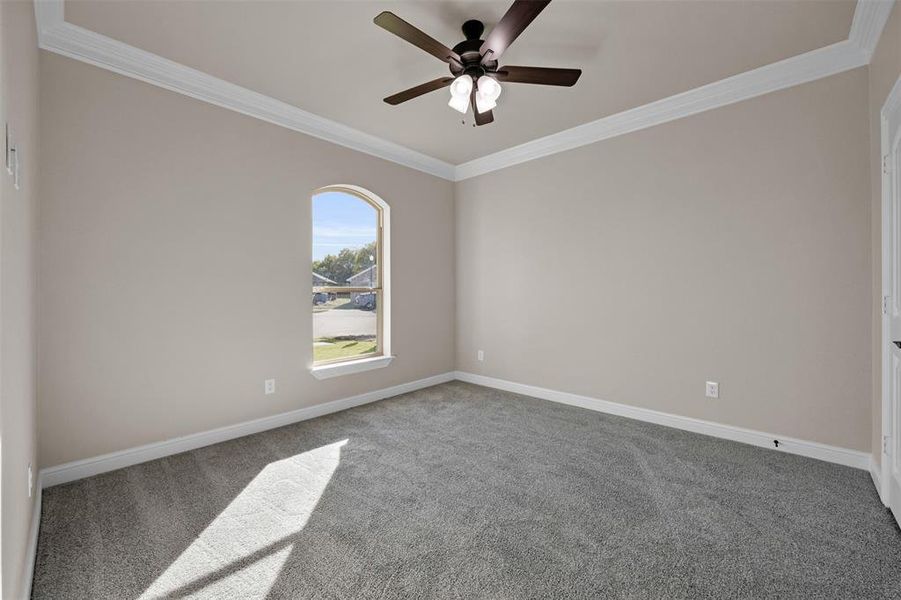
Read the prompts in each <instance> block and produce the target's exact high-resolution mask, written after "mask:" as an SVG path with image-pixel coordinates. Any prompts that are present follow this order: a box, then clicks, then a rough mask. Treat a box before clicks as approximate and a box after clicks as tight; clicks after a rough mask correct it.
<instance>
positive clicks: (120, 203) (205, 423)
mask: <svg viewBox="0 0 901 600" xmlns="http://www.w3.org/2000/svg"><path fill="white" fill-rule="evenodd" d="M41 85H42V86H43V89H42V93H41V110H42V114H43V115H45V116H46V119H45V120H44V121H43V125H42V128H41V143H42V147H43V148H44V149H45V151H46V152H45V155H44V161H45V162H44V163H43V165H42V166H43V167H44V168H42V171H41V178H42V182H41V183H42V194H41V210H40V219H39V227H40V229H39V232H40V238H41V244H40V252H39V265H40V278H39V285H40V290H41V294H40V297H39V302H38V316H39V319H38V322H39V354H40V365H39V390H38V393H39V398H40V410H39V434H40V451H41V464H42V465H44V466H50V465H57V464H60V463H64V462H68V461H72V460H77V459H82V458H87V457H92V456H96V455H98V454H102V453H105V452H111V451H115V450H122V449H125V448H130V447H133V446H137V445H139V444H145V443H149V442H155V441H160V440H163V439H167V438H171V437H174V436H180V435H184V434H189V433H194V432H199V431H205V430H208V429H211V428H215V427H220V426H224V425H231V424H234V423H238V422H242V421H245V420H248V419H253V418H257V417H262V416H266V415H272V414H276V413H280V412H284V411H288V410H293V409H296V408H300V407H304V406H309V405H313V404H317V403H321V402H324V401H327V400H333V399H337V398H343V397H347V396H351V395H354V394H359V393H362V392H365V391H369V390H374V389H379V388H384V387H388V386H391V385H395V384H399V383H404V382H409V381H413V380H417V379H421V378H424V377H428V376H431V375H435V374H439V373H444V372H447V371H451V370H452V369H453V367H454V356H453V343H454V329H453V323H454V250H453V244H454V236H453V227H454V217H453V184H452V183H450V182H448V181H444V180H441V179H437V178H435V177H432V176H429V175H425V174H423V173H420V172H417V171H413V170H411V169H408V168H405V167H401V166H398V165H395V164H393V163H389V162H386V161H383V160H380V159H377V158H374V157H371V156H368V155H364V154H361V153H358V152H354V151H351V150H348V149H345V148H342V147H339V146H335V145H333V144H330V143H327V142H323V141H320V140H316V139H314V138H310V137H308V136H304V135H301V134H298V133H295V132H291V131H288V130H285V129H282V128H279V127H276V126H273V125H269V124H266V123H263V122H261V121H258V120H255V119H252V118H249V117H245V116H242V115H239V114H236V113H234V112H230V111H228V110H224V109H220V108H217V107H214V106H211V105H209V104H205V103H203V102H198V101H195V100H192V99H190V98H187V97H184V96H181V95H178V94H175V93H172V92H168V91H165V90H162V89H160V88H157V87H153V86H150V85H147V84H144V83H140V82H138V81H135V80H133V79H129V78H125V77H122V76H120V75H116V74H113V73H110V72H107V71H103V70H100V69H97V68H94V67H91V66H88V65H85V64H82V63H79V62H76V61H73V60H70V59H66V58H62V57H60V56H57V55H54V54H50V53H46V52H44V53H42V54H41ZM336 183H350V184H356V185H359V186H362V187H364V188H368V189H370V190H372V191H373V192H375V193H376V194H378V195H379V196H381V197H382V198H383V199H384V200H385V201H386V202H388V203H389V204H390V206H391V219H392V222H391V232H392V240H391V246H392V253H393V256H392V282H393V290H392V292H393V293H392V296H393V306H392V320H393V330H392V345H393V348H392V350H393V352H394V354H396V356H397V358H396V360H395V361H394V362H393V363H392V364H391V365H390V366H389V367H387V368H385V369H380V370H376V371H371V372H368V373H362V374H356V375H350V376H345V377H339V378H335V379H331V380H325V381H318V380H316V379H314V378H313V377H312V376H311V375H310V373H309V371H308V369H307V365H308V364H309V363H310V361H311V356H312V350H311V339H312V332H311V327H312V325H311V313H310V311H311V308H310V297H311V296H310V293H311V292H310V290H311V288H310V276H309V268H310V267H309V265H310V252H311V250H310V243H311V240H310V235H311V232H310V212H311V210H310V193H311V192H312V191H313V190H315V189H317V188H319V187H322V186H324V185H328V184H336ZM267 378H275V379H276V389H277V393H276V394H275V395H272V396H265V395H263V380H264V379H267Z"/></svg>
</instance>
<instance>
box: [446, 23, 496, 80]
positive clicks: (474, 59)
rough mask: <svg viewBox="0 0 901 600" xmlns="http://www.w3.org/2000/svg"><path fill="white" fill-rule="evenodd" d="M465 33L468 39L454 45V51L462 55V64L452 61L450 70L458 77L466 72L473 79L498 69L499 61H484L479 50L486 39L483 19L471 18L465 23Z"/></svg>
mask: <svg viewBox="0 0 901 600" xmlns="http://www.w3.org/2000/svg"><path fill="white" fill-rule="evenodd" d="M462 29H463V35H465V36H466V39H465V40H464V41H462V42H460V43H459V44H457V45H456V46H454V47H453V50H454V52H456V53H457V54H458V55H459V56H460V60H461V61H462V64H457V63H456V62H455V61H450V63H448V64H449V66H450V71H451V73H452V74H453V75H454V77H457V76H459V75H462V74H464V73H466V74H467V75H470V76H471V77H472V78H473V79H478V78H479V77H481V76H482V75H485V74H490V73H493V72H494V71H496V70H497V61H496V60H489V61H486V62H485V63H484V64H483V63H482V55H481V54H480V53H479V50H480V49H481V48H482V44H483V43H484V40H481V39H479V38H481V37H482V33H483V32H484V31H485V25H484V24H483V23H482V22H481V21H477V20H475V19H471V20H469V21H466V22H465V23H463V27H462Z"/></svg>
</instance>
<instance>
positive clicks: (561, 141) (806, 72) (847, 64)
mask: <svg viewBox="0 0 901 600" xmlns="http://www.w3.org/2000/svg"><path fill="white" fill-rule="evenodd" d="M865 64H867V59H866V57H865V56H864V53H863V52H861V50H860V49H859V48H858V47H857V46H855V45H853V44H851V43H850V42H848V41H844V42H839V43H837V44H832V45H831V46H826V47H824V48H820V49H818V50H813V51H811V52H807V53H805V54H801V55H798V56H793V57H792V58H788V59H785V60H783V61H780V62H777V63H773V64H770V65H766V66H764V67H760V68H759V69H754V70H753V71H747V72H745V73H741V74H740V75H735V76H733V77H729V78H727V79H723V80H720V81H717V82H715V83H710V84H707V85H705V86H702V87H699V88H695V89H693V90H689V91H687V92H683V93H681V94H676V95H675V96H670V97H668V98H664V99H662V100H657V101H656V102H651V103H650V104H645V105H643V106H639V107H637V108H632V109H630V110H626V111H623V112H621V113H617V114H614V115H610V116H609V117H604V118H602V119H598V120H597V121H591V122H590V123H585V124H584V125H578V126H576V127H573V128H571V129H566V130H564V131H561V132H559V133H554V134H552V135H549V136H546V137H543V138H538V139H536V140H532V141H530V142H526V143H525V144H520V145H519V146H514V147H512V148H508V149H506V150H501V151H500V152H495V153H494V154H489V155H488V156H483V157H482V158H477V159H475V160H472V161H469V162H466V163H463V164H461V165H457V169H456V180H457V181H462V180H464V179H469V178H471V177H476V176H478V175H483V174H485V173H490V172H491V171H497V170H499V169H504V168H506V167H512V166H513V165H517V164H520V163H523V162H527V161H530V160H535V159H537V158H542V157H544V156H549V155H551V154H557V153H558V152H565V151H566V150H572V149H574V148H579V147H580V146H586V145H588V144H593V143H595V142H600V141H601V140H606V139H610V138H612V137H616V136H619V135H623V134H626V133H632V132H634V131H639V130H641V129H646V128H648V127H653V126H654V125H661V124H663V123H667V122H669V121H675V120H676V119H681V118H683V117H688V116H691V115H695V114H698V113H700V112H704V111H708V110H711V109H714V108H720V107H722V106H726V105H728V104H734V103H736V102H741V101H742V100H748V99H749V98H754V97H755V96H760V95H763V94H767V93H769V92H775V91H778V90H781V89H785V88H788V87H793V86H796V85H799V84H801V83H806V82H808V81H813V80H815V79H820V78H822V77H828V76H829V75H835V74H837V73H841V72H843V71H847V70H849V69H854V68H857V67H861V66H863V65H865Z"/></svg>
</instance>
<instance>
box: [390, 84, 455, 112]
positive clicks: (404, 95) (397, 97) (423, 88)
mask: <svg viewBox="0 0 901 600" xmlns="http://www.w3.org/2000/svg"><path fill="white" fill-rule="evenodd" d="M453 80H454V78H453V77H439V78H438V79H433V80H432V81H429V82H427V83H422V84H420V85H417V86H416V87H411V88H410V89H408V90H404V91H402V92H398V93H396V94H394V95H393V96H388V97H387V98H385V102H387V103H388V104H390V105H392V106H397V105H398V104H400V103H401V102H406V101H407V100H412V99H413V98H417V97H419V96H422V95H423V94H428V93H429V92H434V91H435V90H440V89H441V88H443V87H447V86H449V85H450V84H451V82H452V81H453Z"/></svg>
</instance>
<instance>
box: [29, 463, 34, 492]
mask: <svg viewBox="0 0 901 600" xmlns="http://www.w3.org/2000/svg"><path fill="white" fill-rule="evenodd" d="M33 493H34V474H33V473H32V470H31V463H28V497H29V498H31V496H32V494H33Z"/></svg>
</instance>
